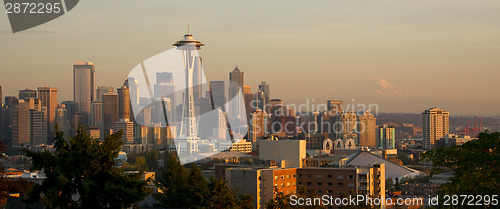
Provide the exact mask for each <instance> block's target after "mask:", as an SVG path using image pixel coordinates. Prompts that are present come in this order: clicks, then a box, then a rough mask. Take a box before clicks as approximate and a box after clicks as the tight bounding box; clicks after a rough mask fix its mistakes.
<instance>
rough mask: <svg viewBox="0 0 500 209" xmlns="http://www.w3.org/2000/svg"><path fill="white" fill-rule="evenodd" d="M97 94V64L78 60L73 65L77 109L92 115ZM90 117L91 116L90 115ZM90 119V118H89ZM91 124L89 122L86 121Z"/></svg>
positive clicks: (74, 94) (86, 114)
mask: <svg viewBox="0 0 500 209" xmlns="http://www.w3.org/2000/svg"><path fill="white" fill-rule="evenodd" d="M94 96H95V66H94V64H92V63H90V62H76V63H75V65H73V100H74V101H75V102H76V105H77V111H78V112H80V113H83V114H84V115H85V116H87V117H88V116H90V106H91V102H92V101H93V100H94ZM89 118H90V117H89ZM87 120H88V119H87ZM85 125H87V126H88V125H89V122H88V121H87V123H85Z"/></svg>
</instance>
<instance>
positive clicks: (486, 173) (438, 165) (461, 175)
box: [423, 132, 500, 202]
mask: <svg viewBox="0 0 500 209" xmlns="http://www.w3.org/2000/svg"><path fill="white" fill-rule="evenodd" d="M499 149H500V132H496V133H487V132H483V133H480V134H479V137H478V140H476V141H469V142H467V143H465V144H463V145H460V146H454V147H449V148H442V149H436V150H430V151H427V152H426V153H424V154H423V159H424V160H426V161H431V162H432V165H433V171H432V173H431V175H433V174H436V173H439V172H441V171H442V170H443V167H446V168H449V169H451V170H453V171H454V173H455V175H454V176H453V177H452V178H450V181H451V182H449V183H446V184H443V185H442V186H441V190H440V191H439V192H438V194H439V195H440V196H442V195H446V194H447V195H495V194H500V172H499V171H500V150H499ZM440 202H442V201H440Z"/></svg>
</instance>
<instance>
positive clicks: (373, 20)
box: [0, 0, 500, 115]
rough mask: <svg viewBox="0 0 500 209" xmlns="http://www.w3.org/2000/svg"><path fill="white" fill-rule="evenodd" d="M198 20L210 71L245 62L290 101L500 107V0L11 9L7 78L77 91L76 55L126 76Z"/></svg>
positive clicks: (2, 56) (99, 73)
mask: <svg viewBox="0 0 500 209" xmlns="http://www.w3.org/2000/svg"><path fill="white" fill-rule="evenodd" d="M187 24H190V25H191V33H193V34H194V36H195V38H197V39H199V40H201V41H202V42H204V43H205V48H203V49H202V51H200V54H201V55H202V56H203V62H204V69H205V73H206V76H207V79H208V80H224V79H227V78H228V73H229V72H230V71H231V70H233V69H234V67H235V66H236V65H237V66H238V67H239V69H240V70H242V71H243V72H245V84H247V85H251V86H252V91H255V90H256V89H257V86H258V83H260V82H261V81H266V82H267V83H269V84H270V85H271V96H272V97H273V98H275V97H279V98H282V99H283V100H284V101H285V103H301V102H304V101H305V99H307V98H309V99H315V101H316V102H319V103H324V102H326V100H328V99H344V100H349V101H350V100H351V97H355V98H356V99H357V100H358V101H362V102H367V103H380V106H381V107H380V108H381V110H382V111H384V112H421V111H423V110H424V109H427V108H429V107H431V106H439V107H440V108H442V109H447V110H448V111H450V112H451V114H452V115H460V114H467V115H479V114H481V115H500V108H498V104H499V103H500V93H499V90H500V82H499V81H498V79H499V78H500V1H498V0H480V1H478V0H466V1H465V0H418V1H417V0H413V1H401V0H339V1H334V0H325V1H299V0H286V1H277V0H273V1H231V0H226V1H215V0H214V1H194V0H192V1H165V0H148V1H139V0H130V1H123V0H106V1H102V0H99V1H98V0H82V1H80V3H79V4H78V5H77V6H76V7H75V8H74V9H73V10H71V11H70V12H69V13H68V14H66V15H64V16H62V17H60V18H58V19H56V20H54V21H51V22H49V23H47V24H44V25H41V26H38V27H36V28H32V29H29V30H26V31H23V32H19V33H16V34H13V33H12V32H11V29H10V25H9V21H8V18H7V16H6V14H5V13H4V10H3V9H2V10H1V12H0V62H1V63H2V66H1V67H0V72H1V74H0V85H2V86H4V96H10V95H16V96H17V94H18V90H19V89H24V88H32V89H36V87H38V86H41V85H50V86H53V87H56V88H58V89H59V101H60V102H61V101H64V100H72V98H73V96H72V92H73V90H72V88H73V87H72V82H73V79H72V76H73V75H72V65H73V63H74V62H75V61H77V60H82V61H91V62H94V63H95V64H96V80H97V81H96V85H97V86H103V85H104V86H114V87H118V86H120V85H121V84H122V83H123V81H124V79H126V77H127V74H128V73H129V71H130V70H131V69H132V68H133V67H134V66H135V65H137V64H139V63H140V62H141V61H143V60H145V59H147V58H149V57H151V56H154V55H155V54H158V53H160V52H162V51H165V50H168V49H170V48H171V47H172V43H174V42H175V41H177V40H179V39H181V38H182V36H183V35H184V34H185V33H186V32H187ZM381 80H383V81H384V82H387V83H389V84H390V85H389V86H390V87H391V88H392V89H387V86H388V85H385V84H386V83H384V82H381ZM379 84H384V86H382V87H381V86H380V85H379ZM375 88H382V90H387V91H392V92H397V91H393V90H394V88H397V89H399V90H401V91H402V92H404V93H403V94H401V95H399V94H380V97H378V96H377V93H374V92H376V91H375V90H374V89H375ZM351 92H352V93H351ZM372 98H373V99H372ZM392 98H394V100H392ZM394 101H397V102H394ZM414 101H419V102H414Z"/></svg>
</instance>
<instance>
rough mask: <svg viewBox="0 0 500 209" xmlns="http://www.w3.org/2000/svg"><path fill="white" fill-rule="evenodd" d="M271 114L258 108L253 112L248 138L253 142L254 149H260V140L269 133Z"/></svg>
mask: <svg viewBox="0 0 500 209" xmlns="http://www.w3.org/2000/svg"><path fill="white" fill-rule="evenodd" d="M268 127H269V115H268V114H267V113H266V112H265V111H262V110H261V109H258V110H256V111H254V112H253V113H252V119H251V121H250V130H249V133H248V140H249V141H250V142H252V150H254V151H257V150H259V141H260V139H262V138H263V137H264V136H267V134H269V130H268V129H269V128H268Z"/></svg>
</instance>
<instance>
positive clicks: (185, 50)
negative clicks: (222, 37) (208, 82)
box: [173, 26, 204, 154]
mask: <svg viewBox="0 0 500 209" xmlns="http://www.w3.org/2000/svg"><path fill="white" fill-rule="evenodd" d="M173 45H174V46H176V47H177V49H179V50H182V56H183V61H184V68H185V70H186V90H185V94H184V102H185V105H183V111H182V122H181V128H180V134H179V136H180V137H179V140H180V143H179V146H178V147H177V149H180V151H181V152H180V153H185V154H193V153H197V152H198V146H197V141H198V140H199V137H198V129H197V125H196V116H195V107H194V93H193V91H194V86H195V85H199V84H195V83H194V77H193V73H194V68H195V66H197V67H200V68H201V63H199V62H200V58H199V56H198V54H197V50H200V49H201V47H202V46H204V44H203V43H201V41H198V40H195V39H194V36H193V35H192V34H190V33H189V26H188V33H187V34H186V35H184V38H183V39H182V40H180V41H177V42H176V43H174V44H173ZM186 108H187V110H186ZM185 114H187V115H185ZM184 121H186V124H185V125H186V132H184Z"/></svg>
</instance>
